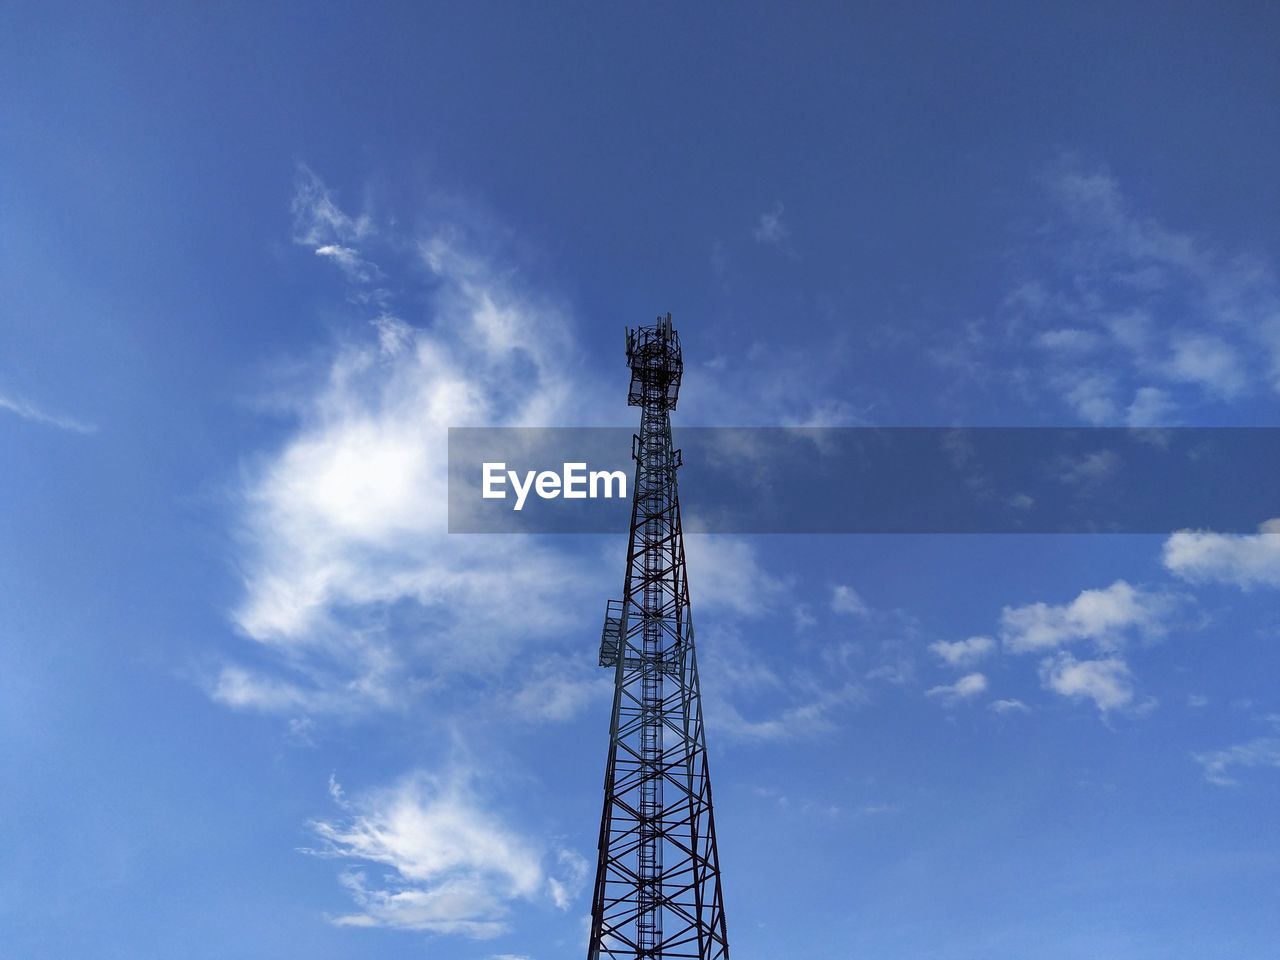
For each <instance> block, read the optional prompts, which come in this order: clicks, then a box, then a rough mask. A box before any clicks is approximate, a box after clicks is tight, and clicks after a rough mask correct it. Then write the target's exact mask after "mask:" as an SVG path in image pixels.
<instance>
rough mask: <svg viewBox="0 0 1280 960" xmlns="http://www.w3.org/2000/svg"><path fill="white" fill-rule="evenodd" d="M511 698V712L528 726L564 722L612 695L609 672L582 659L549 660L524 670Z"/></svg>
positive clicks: (584, 658)
mask: <svg viewBox="0 0 1280 960" xmlns="http://www.w3.org/2000/svg"><path fill="white" fill-rule="evenodd" d="M526 672H527V675H525V676H524V677H523V681H522V683H521V685H520V687H519V688H518V689H517V690H516V691H515V693H513V694H512V695H511V700H510V703H511V709H512V712H513V713H514V714H515V715H516V716H517V717H519V718H520V719H522V720H526V721H531V722H540V721H551V722H556V721H564V720H570V719H572V718H573V717H575V716H577V715H578V713H580V712H581V711H582V710H583V709H584V708H585V707H587V706H589V705H590V704H591V703H593V702H602V701H605V700H607V699H608V698H609V697H610V696H611V695H612V691H613V673H612V671H607V670H601V669H600V668H598V667H596V666H595V661H594V660H588V659H587V658H586V657H582V656H579V657H574V658H569V657H549V658H547V659H545V660H542V661H540V662H538V663H535V664H533V665H532V666H529V667H527V668H526V671H522V673H526Z"/></svg>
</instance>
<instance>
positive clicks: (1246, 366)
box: [933, 157, 1280, 427]
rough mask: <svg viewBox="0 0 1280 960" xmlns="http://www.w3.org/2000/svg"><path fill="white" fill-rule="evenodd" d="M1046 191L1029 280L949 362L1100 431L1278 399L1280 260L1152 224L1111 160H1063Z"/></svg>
mask: <svg viewBox="0 0 1280 960" xmlns="http://www.w3.org/2000/svg"><path fill="white" fill-rule="evenodd" d="M1041 183H1042V186H1043V198H1044V201H1045V212H1044V215H1043V217H1042V219H1041V220H1040V222H1039V223H1038V224H1037V226H1036V228H1035V230H1034V231H1033V232H1031V233H1030V234H1029V235H1028V236H1027V237H1026V239H1025V242H1024V243H1023V244H1021V245H1020V247H1019V249H1018V251H1017V253H1016V254H1014V255H1012V256H1011V259H1012V260H1014V261H1015V262H1016V264H1017V266H1016V271H1017V276H1018V279H1017V280H1016V281H1015V282H1014V284H1013V286H1012V288H1011V290H1010V291H1009V293H1008V294H1007V295H1006V296H1005V297H1004V299H1003V302H1002V304H1001V305H1000V308H999V310H998V311H997V315H996V316H994V317H992V318H991V319H990V320H987V321H975V322H974V323H972V324H970V325H969V326H968V327H966V328H965V332H964V336H963V337H960V338H958V339H957V340H956V341H955V342H953V343H951V344H941V345H939V346H938V347H936V348H935V350H934V354H933V355H934V357H935V359H936V360H937V361H938V362H939V363H940V364H942V365H944V366H947V367H949V368H951V369H953V370H955V371H957V372H959V373H961V374H962V375H964V376H966V377H969V378H978V379H980V380H983V381H984V382H991V381H994V380H1003V381H1005V382H1006V383H1009V384H1010V385H1011V386H1012V387H1013V388H1014V389H1016V390H1018V391H1020V392H1021V393H1022V394H1023V395H1026V396H1033V395H1034V396H1039V397H1043V398H1046V399H1049V400H1051V401H1052V402H1054V403H1056V404H1057V405H1059V406H1060V407H1063V408H1065V409H1067V410H1069V411H1071V413H1072V414H1073V415H1074V416H1075V417H1076V418H1078V419H1079V420H1081V421H1083V422H1085V423H1089V424H1097V425H1128V426H1135V427H1144V426H1162V425H1172V424H1175V423H1177V422H1179V421H1181V420H1184V419H1185V418H1187V417H1188V416H1189V415H1191V414H1193V413H1194V411H1195V410H1196V409H1198V408H1202V407H1205V406H1207V405H1214V404H1219V405H1220V404H1223V403H1230V402H1234V401H1237V400H1240V399H1243V398H1247V397H1249V396H1257V395H1258V394H1262V393H1266V392H1267V391H1271V392H1277V391H1280V279H1278V278H1277V273H1276V269H1275V266H1274V264H1272V263H1270V262H1269V261H1267V260H1265V259H1263V258H1262V257H1260V256H1258V255H1254V254H1251V253H1247V252H1246V253H1229V252H1225V251H1223V250H1222V249H1220V248H1219V247H1218V246H1217V245H1215V244H1214V243H1213V242H1212V241H1211V240H1209V239H1207V238H1204V237H1200V236H1196V235H1194V234H1192V233H1190V232H1186V231H1180V230H1178V229H1175V228H1173V227H1170V226H1168V225H1167V224H1164V223H1162V222H1160V221H1159V220H1157V219H1155V218H1153V217H1150V216H1147V215H1145V214H1144V213H1142V212H1141V211H1140V210H1139V209H1137V207H1136V206H1135V205H1134V204H1133V203H1132V202H1131V200H1130V199H1129V198H1128V197H1127V196H1126V195H1125V194H1124V192H1123V190H1122V188H1121V184H1120V182H1119V181H1118V180H1117V179H1116V178H1115V177H1114V176H1113V175H1112V174H1111V173H1110V172H1109V171H1108V170H1106V168H1105V167H1102V166H1101V165H1096V164H1093V165H1091V164H1086V163H1084V162H1082V161H1080V160H1079V159H1078V158H1074V157H1066V158H1063V159H1060V160H1059V161H1058V162H1057V163H1055V164H1053V165H1052V166H1051V167H1050V169H1049V170H1048V171H1046V173H1045V174H1044V175H1043V177H1042V178H1041Z"/></svg>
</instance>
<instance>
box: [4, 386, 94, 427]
mask: <svg viewBox="0 0 1280 960" xmlns="http://www.w3.org/2000/svg"><path fill="white" fill-rule="evenodd" d="M0 410H6V411H8V412H9V413H12V414H14V415H16V416H19V417H21V418H22V419H23V420H29V421H30V422H32V423H38V424H40V425H42V426H46V427H55V428H57V429H58V430H66V431H68V432H69V433H96V432H97V430H98V427H97V425H96V424H92V423H86V422H84V421H83V420H76V419H74V418H73V417H66V416H62V415H61V414H56V413H50V412H49V411H47V410H45V409H43V408H42V407H39V406H37V405H36V404H34V403H32V402H31V401H30V400H25V399H23V398H22V397H18V396H15V395H13V394H10V393H3V392H0Z"/></svg>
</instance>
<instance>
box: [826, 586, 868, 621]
mask: <svg viewBox="0 0 1280 960" xmlns="http://www.w3.org/2000/svg"><path fill="white" fill-rule="evenodd" d="M831 609H832V610H834V611H835V612H836V613H848V614H852V615H854V616H858V617H865V616H866V615H867V614H868V613H870V612H871V611H870V608H869V607H868V606H867V604H866V601H865V600H863V599H862V596H861V595H860V594H859V593H858V591H857V590H855V589H853V587H850V586H848V585H847V584H843V583H841V584H836V585H835V586H834V587H832V588H831Z"/></svg>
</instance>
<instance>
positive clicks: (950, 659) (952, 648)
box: [929, 637, 996, 667]
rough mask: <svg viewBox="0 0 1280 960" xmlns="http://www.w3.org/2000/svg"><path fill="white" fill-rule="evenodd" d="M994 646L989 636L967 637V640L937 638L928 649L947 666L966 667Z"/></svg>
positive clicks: (989, 651)
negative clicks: (949, 640)
mask: <svg viewBox="0 0 1280 960" xmlns="http://www.w3.org/2000/svg"><path fill="white" fill-rule="evenodd" d="M995 648H996V642H995V641H994V640H992V639H991V638H990V637H969V638H968V639H967V640H954V641H951V642H948V641H946V640H938V641H935V642H934V643H931V644H929V649H930V650H931V651H932V652H933V653H934V654H936V655H937V656H938V658H939V659H940V660H941V661H942V662H943V663H945V664H946V665H947V666H949V667H967V666H971V665H972V664H975V663H977V662H978V661H979V660H981V659H982V658H983V657H985V656H987V654H989V653H991V651H993V650H994V649H995Z"/></svg>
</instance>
